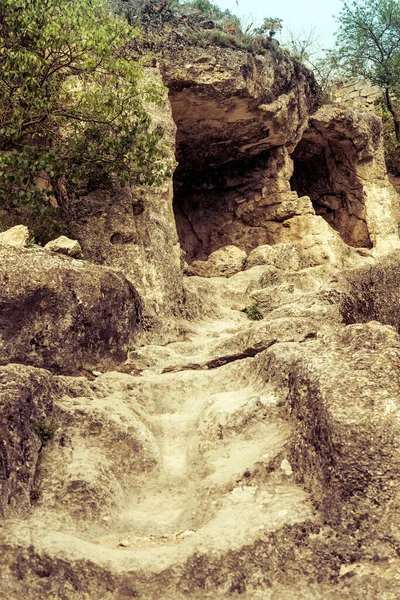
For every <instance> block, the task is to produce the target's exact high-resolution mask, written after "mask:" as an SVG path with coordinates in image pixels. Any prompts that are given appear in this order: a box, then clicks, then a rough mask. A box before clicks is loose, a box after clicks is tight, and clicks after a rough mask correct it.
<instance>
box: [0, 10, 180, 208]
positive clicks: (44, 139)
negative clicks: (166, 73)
mask: <svg viewBox="0 0 400 600" xmlns="http://www.w3.org/2000/svg"><path fill="white" fill-rule="evenodd" d="M137 33H138V32H137V30H136V31H135V30H133V29H132V27H130V26H129V25H128V23H126V21H125V20H121V19H118V18H116V17H113V16H111V15H110V14H109V12H108V11H107V10H106V8H105V7H104V5H103V4H102V2H101V0H73V1H71V0H0V72H1V78H0V207H1V206H3V207H5V208H10V206H12V204H18V203H27V202H28V203H29V202H33V203H34V202H35V198H37V197H38V196H39V197H41V198H43V192H41V193H39V192H38V189H37V186H36V183H37V178H38V176H41V177H42V182H43V179H44V180H45V181H46V180H47V190H48V193H49V194H51V195H53V196H54V195H55V196H56V199H57V200H60V197H62V195H63V191H64V192H65V188H66V186H68V185H71V186H75V187H79V186H82V185H83V184H84V185H86V184H87V183H88V182H90V180H93V179H94V180H96V178H97V179H98V178H104V177H106V178H107V177H113V178H115V177H117V178H118V179H119V180H120V181H123V182H124V181H132V180H133V181H139V182H143V183H146V184H152V183H154V182H160V181H162V180H163V179H164V178H165V176H166V175H167V171H168V166H167V165H166V164H165V161H164V160H163V159H164V155H165V150H163V147H162V145H161V144H160V140H161V138H162V136H163V131H162V129H161V128H160V127H155V128H154V127H152V125H151V119H150V117H149V115H148V113H147V112H146V109H145V106H144V101H145V100H150V101H154V102H156V101H159V99H160V95H161V90H160V89H156V88H154V87H152V88H150V87H146V86H144V85H142V83H141V70H140V67H139V64H138V62H137V61H134V60H133V59H132V58H131V57H130V56H129V54H128V52H127V51H126V47H127V44H128V43H129V41H130V40H131V39H132V37H133V36H135V35H137ZM42 187H43V185H42ZM45 188H46V185H45ZM44 193H46V190H45V192H44Z"/></svg>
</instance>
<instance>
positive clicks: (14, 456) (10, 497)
mask: <svg viewBox="0 0 400 600" xmlns="http://www.w3.org/2000/svg"><path fill="white" fill-rule="evenodd" d="M53 388H54V385H52V381H51V374H50V373H48V372H47V371H44V370H40V369H34V368H33V367H26V366H23V365H7V366H1V367H0V432H1V433H0V435H1V440H2V443H1V452H0V481H1V495H0V514H1V516H2V517H3V518H4V517H6V518H7V517H15V516H17V515H19V516H21V517H22V516H24V515H25V514H26V513H27V511H28V510H29V509H30V507H31V496H32V492H33V488H34V477H35V473H36V467H37V463H38V459H39V453H40V450H41V448H42V447H43V445H44V443H45V441H46V440H47V441H48V436H50V437H51V434H52V428H53V417H54V413H53Z"/></svg>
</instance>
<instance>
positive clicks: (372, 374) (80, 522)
mask: <svg viewBox="0 0 400 600" xmlns="http://www.w3.org/2000/svg"><path fill="white" fill-rule="evenodd" d="M328 244H329V242H328ZM296 255H297V257H298V258H299V260H294V258H293V257H294V256H296ZM257 256H258V258H257ZM253 257H255V260H256V261H257V263H260V262H261V260H262V261H263V262H262V264H256V265H255V266H253V267H250V268H248V269H247V270H246V271H241V272H239V273H237V274H235V275H232V276H231V277H229V278H221V277H214V278H202V277H190V278H188V279H187V287H188V290H190V291H191V293H192V294H193V295H197V296H201V297H202V298H203V301H204V304H205V312H206V313H207V314H208V318H207V319H204V320H203V321H200V322H197V323H195V324H192V329H191V331H190V334H189V336H187V337H186V339H185V340H183V341H179V342H174V343H171V344H166V345H163V346H147V347H142V348H141V349H140V353H139V352H137V353H136V357H134V356H132V359H131V360H132V366H133V364H134V362H135V361H137V363H136V366H137V367H138V368H139V367H140V368H142V369H143V371H142V375H141V376H140V377H137V376H132V375H128V374H122V373H116V372H108V373H105V374H104V375H100V376H99V377H98V378H97V379H96V380H95V381H92V382H89V381H87V379H85V378H83V377H80V378H74V377H64V376H61V377H56V376H54V375H50V373H48V372H47V371H43V370H41V369H36V368H33V367H25V366H22V365H12V366H9V367H2V368H1V369H0V371H1V375H2V379H0V381H1V383H2V387H1V388H0V389H1V393H2V404H3V406H4V410H3V413H2V416H3V418H4V419H5V420H7V422H8V423H11V427H10V428H9V430H7V433H6V434H5V437H4V440H5V444H4V449H3V451H2V454H1V456H2V457H3V456H5V457H6V459H5V460H6V461H5V462H3V463H1V464H2V465H3V464H6V465H7V469H8V471H7V479H6V484H5V486H4V488H3V490H4V494H5V498H16V499H17V498H21V501H20V506H19V507H18V506H17V505H16V503H15V502H14V503H13V502H11V503H10V504H8V503H7V500H6V501H5V503H4V506H6V509H3V512H4V514H5V515H6V516H7V517H13V519H12V520H7V519H6V520H4V522H3V527H1V528H0V546H1V551H2V564H3V567H2V569H3V571H2V578H1V582H0V590H1V593H2V594H3V595H4V597H19V596H21V595H24V594H29V596H28V597H30V598H32V600H39V599H41V598H43V595H44V594H47V595H51V596H52V597H55V598H57V597H60V598H61V597H64V598H66V599H67V600H79V599H80V598H84V597H85V596H87V597H90V598H93V599H94V600H97V599H98V600H100V599H101V598H104V597H107V594H108V595H110V594H111V595H112V596H114V597H115V598H125V597H128V592H129V594H130V595H131V596H132V595H133V597H135V596H136V597H140V596H143V597H145V598H148V599H149V600H152V599H154V600H156V599H157V600H172V599H173V600H176V599H179V600H183V598H188V597H190V598H196V599H199V600H202V599H204V600H206V598H210V597H211V596H210V594H211V595H212V597H213V598H216V599H217V598H227V597H230V596H235V595H237V594H238V593H240V595H243V596H244V597H246V596H248V597H250V598H252V597H254V598H257V597H259V598H263V597H264V598H265V597H267V596H266V594H269V592H270V591H271V592H272V593H273V594H274V596H273V597H274V598H276V599H277V600H286V599H287V598H291V597H293V598H295V597H298V590H299V589H301V590H302V592H301V593H302V596H301V597H302V598H304V599H305V600H315V599H316V600H325V598H329V597H331V598H343V599H345V600H350V599H351V600H353V599H354V598H355V599H356V600H361V599H362V598H363V597H365V593H366V592H365V590H366V589H367V590H368V593H370V596H371V598H375V597H376V598H378V597H384V598H388V599H389V600H395V599H396V596H397V595H398V583H397V579H398V576H399V573H400V564H399V560H398V531H399V525H400V508H399V507H400V503H399V498H400V486H399V482H398V477H397V473H398V469H399V467H400V448H399V443H398V439H399V433H400V432H399V423H400V421H399V414H400V412H399V411H400V407H399V397H400V384H399V378H398V364H399V361H400V337H399V335H398V333H397V331H396V330H395V329H394V327H393V326H392V325H393V324H394V321H393V316H394V315H395V312H396V310H397V312H398V307H399V303H400V299H399V294H398V290H397V287H396V283H395V281H396V275H397V271H398V269H399V257H398V255H397V254H394V255H393V256H391V257H389V258H387V259H386V260H385V261H381V262H377V261H376V259H374V258H372V257H364V256H361V255H360V254H358V253H357V252H356V250H354V251H353V252H352V253H351V255H349V256H347V258H346V257H343V261H342V262H343V264H344V266H345V267H346V268H345V269H343V268H338V267H337V266H336V267H335V266H333V265H330V264H328V265H327V263H324V264H322V265H315V266H306V265H307V253H306V252H305V251H304V250H300V249H298V248H297V250H296V249H295V248H294V247H293V245H292V246H290V245H289V244H280V245H277V246H275V247H273V248H272V249H266V248H261V249H259V250H258V252H254V255H253ZM289 257H291V260H292V262H290V261H289ZM300 257H301V260H300ZM303 260H304V265H303V264H301V262H302V261H303ZM299 261H300V262H299ZM368 261H370V263H371V264H370V265H369V264H368ZM378 273H379V274H378ZM273 278H274V279H275V287H273V286H271V281H272V279H273ZM279 278H281V281H282V282H286V286H288V285H289V284H290V285H291V286H292V288H293V289H292V291H291V292H289V293H288V290H287V289H284V287H279V286H278V285H277V283H278V282H279ZM360 282H363V285H364V287H363V298H364V299H365V306H366V307H368V306H371V305H372V304H371V303H373V298H374V294H375V293H376V292H378V293H379V291H380V290H382V293H383V294H385V293H386V296H384V297H385V298H386V299H389V298H390V301H391V305H392V308H393V310H392V312H386V313H385V312H384V310H383V306H382V309H381V308H378V307H376V308H375V312H374V317H375V318H378V317H379V318H380V319H381V320H382V323H378V322H377V321H372V322H360V321H364V320H366V319H367V318H368V315H369V314H372V313H370V312H369V310H370V309H369V308H367V309H365V310H364V309H363V308H362V307H361V308H360V307H359V305H358V304H356V302H357V301H358V300H357V299H359V290H360V285H361V284H360ZM282 285H283V283H282ZM379 286H381V287H379ZM257 290H258V294H260V293H261V291H263V290H264V291H266V292H269V291H271V290H272V291H273V294H274V300H275V307H270V308H269V309H267V310H266V311H265V316H264V319H263V320H262V321H259V322H251V321H249V320H248V319H247V318H246V316H245V315H244V314H243V313H242V312H239V311H237V310H233V309H231V308H230V306H231V304H232V303H233V302H234V301H236V300H237V298H238V297H241V298H242V301H244V302H249V301H250V299H251V296H252V295H254V294H255V293H256V292H257ZM385 290H387V292H386V291H385ZM289 296H291V297H289ZM351 302H353V304H352V303H351ZM362 306H364V305H362ZM362 310H364V312H363V313H362V314H361V312H362ZM343 316H344V317H345V322H343ZM346 323H349V324H346ZM139 354H140V356H139ZM139 363H140V364H139ZM146 363H147V366H146ZM12 381H14V382H15V383H11V382H12ZM32 398H34V401H33V402H32ZM29 399H31V400H29ZM28 400H29V401H28ZM12 407H18V410H16V411H12ZM49 418H50V419H51V420H52V422H53V424H54V425H53V428H52V435H51V436H50V437H51V439H50V438H49V439H48V441H47V443H46V445H44V446H43V443H42V445H41V443H40V440H41V439H42V442H43V432H45V431H46V424H48V423H49ZM40 435H42V438H41V437H40ZM39 450H40V453H39ZM25 462H26V464H25ZM21 466H23V467H24V468H23V469H21ZM22 482H24V485H23V483H22ZM29 490H30V491H31V494H28V491H29ZM28 496H30V499H29V498H28ZM20 517H23V518H20ZM377 564H378V565H379V568H378V567H377ZM43 573H46V574H47V575H46V576H45V577H44V576H43ZM66 581H68V586H67V587H66V584H65V582H66ZM127 590H128V592H127ZM110 598H111V596H110Z"/></svg>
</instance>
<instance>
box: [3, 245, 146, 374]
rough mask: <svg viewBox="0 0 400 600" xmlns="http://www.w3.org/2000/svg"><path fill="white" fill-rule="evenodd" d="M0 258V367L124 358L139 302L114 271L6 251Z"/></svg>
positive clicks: (62, 367)
mask: <svg viewBox="0 0 400 600" xmlns="http://www.w3.org/2000/svg"><path fill="white" fill-rule="evenodd" d="M0 258H1V260H0V278H1V286H0V364H6V363H8V362H20V363H24V364H29V365H35V366H38V367H45V368H49V369H52V370H56V371H61V372H73V371H75V370H77V369H79V368H82V367H85V368H92V367H94V366H96V365H98V364H99V363H101V362H102V361H105V362H107V360H108V361H110V364H111V363H112V361H113V360H114V361H115V360H116V361H118V360H119V361H121V360H123V359H124V356H125V355H126V349H127V346H128V344H129V342H130V340H131V339H132V337H133V336H134V335H135V332H137V330H138V328H139V323H140V315H141V303H140V299H139V296H138V294H137V292H136V291H135V289H134V288H133V286H132V285H131V284H130V283H129V282H128V281H127V280H126V278H125V277H124V276H123V275H122V274H121V273H116V272H114V271H111V270H109V269H106V268H104V267H98V266H95V265H89V264H87V263H84V262H83V261H77V260H74V259H70V258H67V257H63V256H49V255H48V254H47V253H45V252H44V251H36V250H28V249H17V248H12V247H11V246H2V247H0Z"/></svg>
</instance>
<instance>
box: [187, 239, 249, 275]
mask: <svg viewBox="0 0 400 600" xmlns="http://www.w3.org/2000/svg"><path fill="white" fill-rule="evenodd" d="M246 258H247V254H246V252H244V250H240V248H237V247H236V246H224V247H223V248H220V249H219V250H216V251H215V252H212V253H211V254H210V256H209V257H208V259H207V260H205V261H201V260H195V261H194V262H193V263H192V264H191V265H190V267H188V268H187V272H188V274H190V275H198V276H200V277H231V276H232V275H235V273H238V272H239V271H242V270H243V268H244V265H245V261H246Z"/></svg>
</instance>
